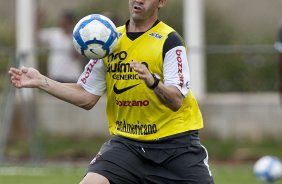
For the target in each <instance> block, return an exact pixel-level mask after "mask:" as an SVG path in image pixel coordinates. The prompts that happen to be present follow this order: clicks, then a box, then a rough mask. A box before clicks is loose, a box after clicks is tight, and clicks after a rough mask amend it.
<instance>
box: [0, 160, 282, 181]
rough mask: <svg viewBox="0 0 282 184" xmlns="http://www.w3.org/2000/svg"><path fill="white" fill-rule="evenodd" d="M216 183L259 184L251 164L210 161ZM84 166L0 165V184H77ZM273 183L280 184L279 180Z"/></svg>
mask: <svg viewBox="0 0 282 184" xmlns="http://www.w3.org/2000/svg"><path fill="white" fill-rule="evenodd" d="M210 165H211V169H212V172H213V176H214V180H215V183H216V184H259V183H260V182H258V181H257V180H256V178H255V177H254V175H253V172H252V164H230V163H224V164H222V163H220V164H215V163H212V164H210ZM84 173H85V168H83V167H74V166H65V167H62V166H60V167H0V183H1V184H2V183H3V184H15V183H16V184H38V183H40V184H50V183H51V184H72V183H74V184H77V183H79V182H80V180H81V179H82V177H83V175H84ZM275 184H282V180H279V181H278V182H276V183H275Z"/></svg>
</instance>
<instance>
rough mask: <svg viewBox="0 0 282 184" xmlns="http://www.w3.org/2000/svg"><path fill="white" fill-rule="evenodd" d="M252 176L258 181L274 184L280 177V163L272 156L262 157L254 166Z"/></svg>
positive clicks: (281, 165) (281, 167)
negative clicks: (272, 183)
mask: <svg viewBox="0 0 282 184" xmlns="http://www.w3.org/2000/svg"><path fill="white" fill-rule="evenodd" d="M253 169H254V174H255V176H256V177H257V179H258V180H260V181H264V182H269V183H271V182H274V181H276V180H278V179H279V178H281V176H282V164H281V161H280V160H279V159H278V158H277V157H274V156H269V155H267V156H263V157H261V158H260V159H258V160H257V161H256V163H255V164H254V168H253Z"/></svg>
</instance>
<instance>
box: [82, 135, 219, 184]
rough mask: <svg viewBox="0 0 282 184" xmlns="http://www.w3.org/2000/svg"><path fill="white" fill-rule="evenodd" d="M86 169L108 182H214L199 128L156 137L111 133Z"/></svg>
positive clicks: (140, 183) (165, 183)
mask: <svg viewBox="0 0 282 184" xmlns="http://www.w3.org/2000/svg"><path fill="white" fill-rule="evenodd" d="M88 172H95V173H99V174H101V175H103V176H105V177H106V178H108V180H109V181H110V183H111V184H153V183H155V184H213V183H214V182H213V178H212V176H211V173H210V170H209V167H208V155H207V151H206V149H205V148H204V147H203V146H202V145H201V144H200V141H199V138H198V132H197V131H193V132H186V133H184V134H179V135H178V136H176V137H173V138H169V139H162V140H158V141H154V142H152V141H150V142H146V141H133V140H129V139H126V138H123V137H120V136H113V137H112V139H111V140H110V141H108V142H106V143H105V144H104V145H103V146H102V147H101V149H100V151H99V153H98V154H97V155H96V157H95V158H94V159H93V160H92V162H91V163H90V165H89V168H88Z"/></svg>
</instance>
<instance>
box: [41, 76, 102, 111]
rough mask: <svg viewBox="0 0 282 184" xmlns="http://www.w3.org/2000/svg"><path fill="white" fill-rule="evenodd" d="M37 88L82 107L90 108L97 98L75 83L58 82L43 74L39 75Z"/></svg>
mask: <svg viewBox="0 0 282 184" xmlns="http://www.w3.org/2000/svg"><path fill="white" fill-rule="evenodd" d="M38 88H39V89H41V90H43V91H45V92H47V93H49V94H50V95H52V96H54V97H56V98H58V99H61V100H63V101H66V102H68V103H71V104H73V105H76V106H78V107H81V108H84V109H87V110H89V109H91V108H92V107H93V106H94V105H95V104H96V103H97V101H98V100H99V98H100V96H95V95H92V94H90V93H88V92H87V91H85V90H84V89H83V88H82V87H81V86H80V85H79V84H76V83H60V82H57V81H54V80H51V79H49V78H47V77H45V76H43V75H42V76H41V77H40V81H39V86H38Z"/></svg>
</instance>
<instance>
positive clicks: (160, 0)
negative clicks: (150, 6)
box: [158, 0, 166, 9]
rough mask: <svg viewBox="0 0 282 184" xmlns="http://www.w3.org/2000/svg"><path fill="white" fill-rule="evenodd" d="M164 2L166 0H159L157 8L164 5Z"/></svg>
mask: <svg viewBox="0 0 282 184" xmlns="http://www.w3.org/2000/svg"><path fill="white" fill-rule="evenodd" d="M165 4H166V0H159V6H158V8H159V9H160V8H162V7H164V6H165Z"/></svg>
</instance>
